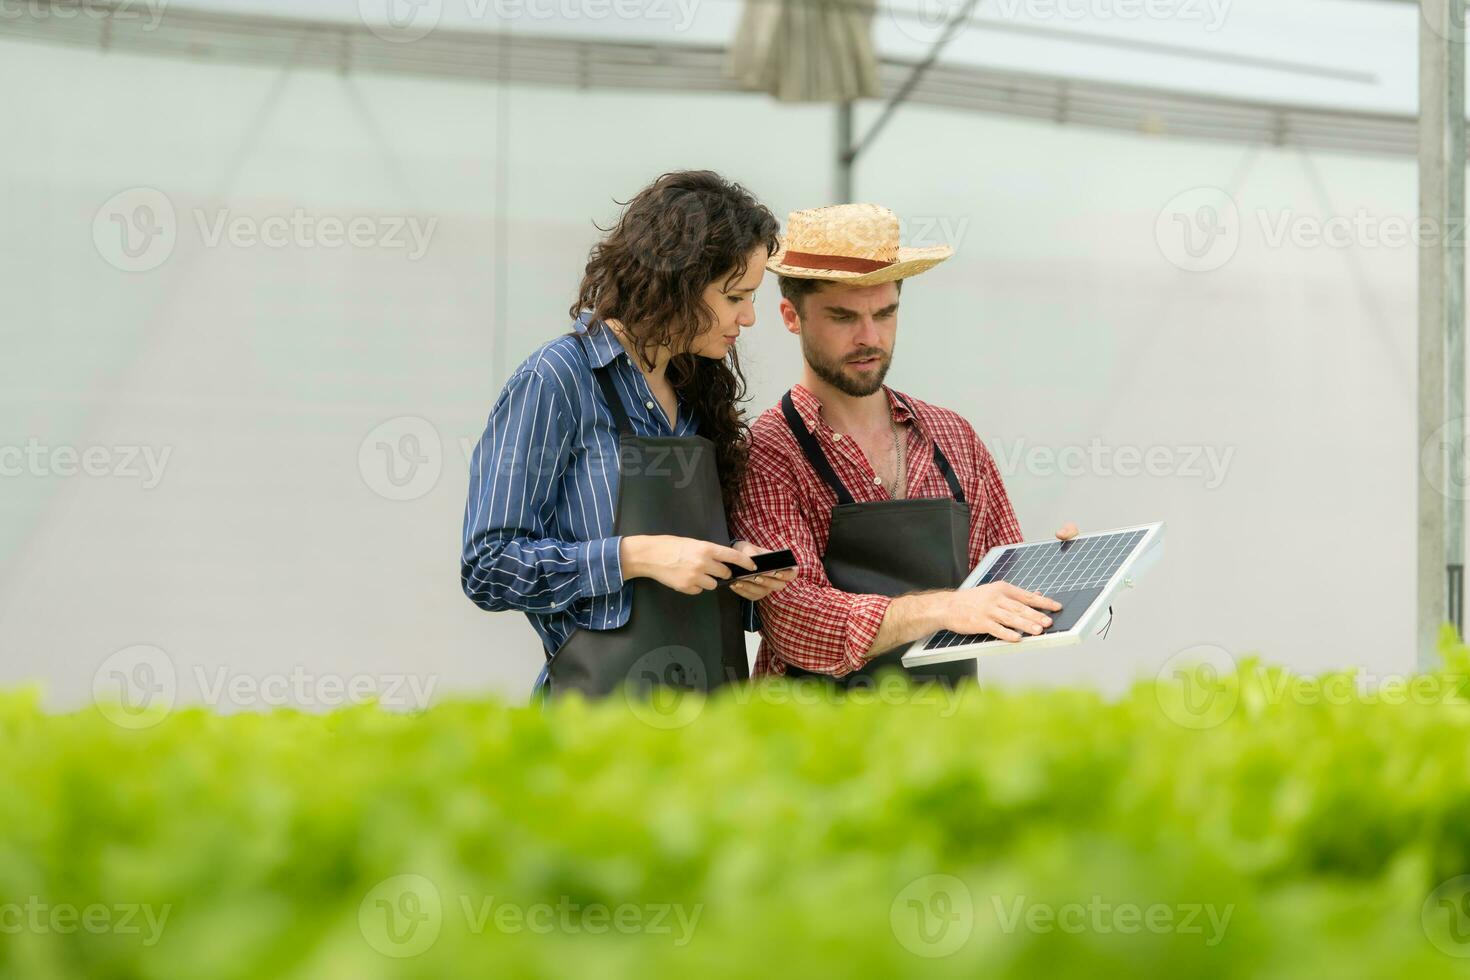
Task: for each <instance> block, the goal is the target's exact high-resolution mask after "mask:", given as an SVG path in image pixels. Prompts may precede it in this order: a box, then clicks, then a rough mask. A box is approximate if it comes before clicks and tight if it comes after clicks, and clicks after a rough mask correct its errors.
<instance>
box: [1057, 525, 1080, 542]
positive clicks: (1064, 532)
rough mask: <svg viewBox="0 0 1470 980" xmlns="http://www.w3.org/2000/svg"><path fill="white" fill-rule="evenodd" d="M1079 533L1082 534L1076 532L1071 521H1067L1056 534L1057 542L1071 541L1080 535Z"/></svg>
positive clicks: (1075, 527) (1075, 526)
mask: <svg viewBox="0 0 1470 980" xmlns="http://www.w3.org/2000/svg"><path fill="white" fill-rule="evenodd" d="M1081 533H1082V532H1080V531H1078V530H1077V525H1076V524H1073V523H1072V522H1071V521H1068V522H1067V523H1065V524H1063V525H1062V529H1061V530H1060V531H1058V532H1057V540H1058V541H1071V540H1072V539H1073V538H1075V537H1076V536H1077V535H1078V534H1081Z"/></svg>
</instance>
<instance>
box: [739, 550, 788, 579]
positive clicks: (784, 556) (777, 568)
mask: <svg viewBox="0 0 1470 980" xmlns="http://www.w3.org/2000/svg"><path fill="white" fill-rule="evenodd" d="M750 560H751V561H753V562H755V571H751V570H750V569H748V568H741V567H740V566H739V565H732V564H730V563H729V562H725V567H726V568H728V569H730V571H731V573H732V574H731V576H730V577H729V578H728V579H726V580H725V581H726V582H727V583H728V582H735V581H738V580H739V579H742V578H747V577H749V576H751V575H760V574H762V573H764V572H781V571H785V570H786V569H788V568H795V567H796V552H794V551H792V550H791V549H790V548H783V549H781V550H780V551H768V552H766V553H765V554H763V555H751V556H750Z"/></svg>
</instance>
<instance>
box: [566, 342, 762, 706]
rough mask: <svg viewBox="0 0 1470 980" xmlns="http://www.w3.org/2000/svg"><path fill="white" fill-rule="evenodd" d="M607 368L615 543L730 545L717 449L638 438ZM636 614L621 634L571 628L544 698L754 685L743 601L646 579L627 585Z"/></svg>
mask: <svg viewBox="0 0 1470 980" xmlns="http://www.w3.org/2000/svg"><path fill="white" fill-rule="evenodd" d="M609 370H610V369H609V368H608V367H607V366H604V367H601V368H596V369H594V370H593V372H592V373H593V376H594V377H596V379H597V384H598V387H599V388H600V389H601V390H602V397H603V399H604V400H605V401H606V402H607V406H608V408H609V409H610V410H611V411H612V416H613V419H614V421H615V422H616V424H617V428H618V469H619V475H618V505H617V515H616V518H615V523H614V524H613V534H614V535H622V536H628V535H634V534H673V535H678V536H679V537H685V538H698V539H699V540H701V541H716V542H720V543H724V542H727V541H729V540H730V530H729V524H728V522H727V521H726V519H725V504H724V500H723V499H722V497H721V496H720V479H719V473H718V471H717V469H716V465H715V446H714V443H712V442H710V441H709V440H708V439H706V438H704V437H703V436H688V437H679V436H639V435H635V434H634V432H633V426H632V425H631V423H629V421H628V413H627V411H626V410H625V409H624V407H623V402H622V399H621V398H619V397H618V392H617V388H616V387H615V386H614V384H613V381H612V377H611V376H610V375H609ZM626 587H627V588H628V589H630V590H631V602H632V610H631V612H630V614H629V616H628V621H627V622H626V623H624V624H623V625H622V626H619V627H618V628H617V629H611V630H593V629H581V628H579V629H577V630H574V631H573V632H572V635H571V636H569V637H567V639H566V641H565V642H564V643H562V645H561V646H560V647H559V648H557V651H556V653H555V654H553V655H551V663H550V665H549V667H548V675H547V688H548V690H547V694H548V695H549V696H550V697H556V696H558V695H561V694H565V693H566V692H568V691H574V690H575V691H581V692H582V693H583V694H584V695H586V696H587V697H589V698H596V697H602V696H605V695H607V694H610V693H612V692H613V691H615V690H617V688H618V687H619V686H621V685H624V684H626V685H630V686H632V687H635V688H637V689H639V690H641V691H644V692H646V691H648V690H649V689H651V688H654V687H675V688H683V689H686V690H696V691H711V690H714V689H715V688H717V687H719V686H721V685H722V684H725V683H726V682H728V681H732V680H745V679H747V678H749V677H750V666H749V662H748V660H747V659H746V654H745V628H744V624H743V617H742V614H741V607H740V597H739V596H737V595H736V594H735V593H734V592H732V591H730V589H729V588H727V587H724V586H721V587H718V588H715V589H711V590H709V591H708V592H702V593H700V594H699V595H685V594H684V593H682V592H676V591H675V590H673V589H671V588H669V587H668V586H666V585H663V584H662V583H660V582H658V581H657V580H655V579H651V578H637V579H634V580H632V581H631V582H629V583H627V586H626Z"/></svg>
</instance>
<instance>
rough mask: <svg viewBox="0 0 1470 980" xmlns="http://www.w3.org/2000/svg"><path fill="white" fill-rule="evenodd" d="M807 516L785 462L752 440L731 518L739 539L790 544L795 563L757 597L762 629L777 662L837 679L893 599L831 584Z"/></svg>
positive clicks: (861, 653)
mask: <svg viewBox="0 0 1470 980" xmlns="http://www.w3.org/2000/svg"><path fill="white" fill-rule="evenodd" d="M826 518H827V515H826V514H825V513H824V514H823V520H825V519H826ZM811 520H812V518H811V516H810V515H808V514H807V513H805V512H804V511H803V509H802V505H801V502H800V500H799V495H798V488H797V484H796V478H795V475H794V470H793V467H792V464H791V462H790V461H788V460H785V459H783V458H782V457H781V453H780V451H779V450H777V449H775V448H773V447H770V446H768V445H764V444H763V443H762V441H761V440H759V439H755V440H753V442H752V446H751V454H750V462H749V465H748V466H747V467H746V471H745V480H744V484H743V486H742V490H741V495H740V503H739V505H738V506H737V507H736V508H735V515H734V519H733V521H732V524H733V526H734V528H735V531H736V533H737V534H738V535H739V536H740V537H742V538H744V539H745V540H747V541H750V542H752V543H754V544H756V545H759V546H760V547H762V548H771V549H774V548H790V549H791V550H792V551H794V552H795V553H796V563H797V572H796V578H795V579H794V580H793V581H792V582H791V583H790V584H789V585H787V586H786V588H784V589H782V590H781V591H779V592H775V593H772V594H771V595H769V596H767V597H765V598H764V599H761V600H760V601H759V602H758V603H756V606H757V608H758V610H759V612H760V623H761V633H762V635H763V636H764V638H765V641H766V642H767V643H769V644H771V648H772V650H773V652H774V653H775V656H776V658H777V659H778V660H780V661H782V662H784V663H787V664H791V665H794V666H796V667H800V668H802V669H804V670H809V671H813V672H816V673H822V674H831V675H833V676H835V677H841V676H843V675H845V674H849V673H851V672H852V671H854V670H857V669H859V668H860V667H862V666H863V665H864V664H865V663H866V662H867V660H866V655H867V653H868V651H869V650H870V649H872V646H873V640H874V639H875V638H876V637H877V635H878V629H879V627H881V626H882V625H883V617H884V616H885V615H886V614H887V613H888V606H889V604H890V603H891V602H892V600H891V599H890V598H888V597H887V596H881V595H871V594H860V593H853V592H843V591H842V590H841V589H838V588H835V587H833V585H832V583H831V582H830V581H829V580H828V579H827V572H826V570H825V569H824V568H823V566H822V554H821V551H820V550H819V549H818V547H817V542H816V539H815V537H814V535H813V532H812V525H811Z"/></svg>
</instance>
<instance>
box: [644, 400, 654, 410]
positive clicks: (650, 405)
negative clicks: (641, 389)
mask: <svg viewBox="0 0 1470 980" xmlns="http://www.w3.org/2000/svg"><path fill="white" fill-rule="evenodd" d="M643 407H644V408H646V409H648V410H649V411H650V412H651V411H653V402H644V403H643Z"/></svg>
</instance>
